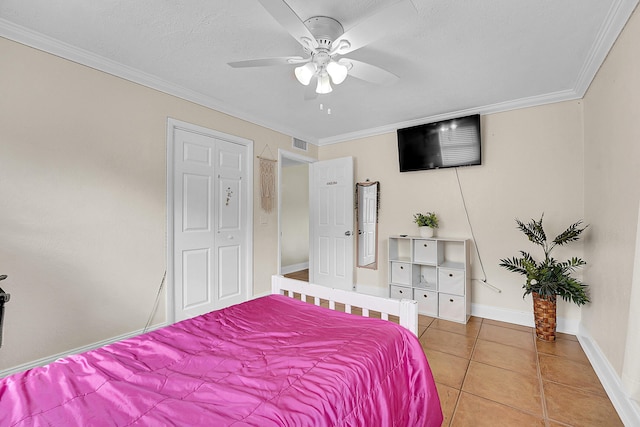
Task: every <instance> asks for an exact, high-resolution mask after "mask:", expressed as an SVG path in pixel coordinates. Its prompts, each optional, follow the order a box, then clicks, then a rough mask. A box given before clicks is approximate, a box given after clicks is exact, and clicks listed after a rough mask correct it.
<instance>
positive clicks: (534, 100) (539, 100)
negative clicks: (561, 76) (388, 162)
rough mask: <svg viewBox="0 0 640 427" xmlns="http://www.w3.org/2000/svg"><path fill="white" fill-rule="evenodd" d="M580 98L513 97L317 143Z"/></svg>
mask: <svg viewBox="0 0 640 427" xmlns="http://www.w3.org/2000/svg"><path fill="white" fill-rule="evenodd" d="M580 98H582V97H581V96H580V95H578V94H577V93H576V92H575V91H573V90H563V91H559V92H553V93H548V94H544V95H536V96H530V97H527V98H520V99H515V100H513V101H507V102H500V103H497V104H489V105H485V106H482V107H477V108H468V109H465V110H457V111H452V112H448V113H445V114H437V115H434V116H425V117H421V118H418V119H413V120H408V121H405V122H398V123H391V124H388V125H384V126H379V127H376V128H371V129H365V130H362V131H357V132H350V133H345V134H342V135H336V136H332V137H330V138H321V139H319V140H318V145H319V146H323V145H331V144H338V143H340V142H347V141H352V140H354V139H361V138H367V137H370V136H376V135H381V134H384V133H390V132H395V131H396V130H397V129H402V128H407V127H411V126H417V125H421V124H423V123H433V122H437V121H440V120H447V119H453V118H456V117H464V116H470V115H472V114H494V113H502V112H505V111H510V110H518V109H521V108H529V107H536V106H538V105H544V104H552V103H554V102H562V101H570V100H574V99H580Z"/></svg>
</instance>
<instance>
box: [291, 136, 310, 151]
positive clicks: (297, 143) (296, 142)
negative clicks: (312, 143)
mask: <svg viewBox="0 0 640 427" xmlns="http://www.w3.org/2000/svg"><path fill="white" fill-rule="evenodd" d="M307 145H308V143H307V141H303V140H301V139H298V138H293V147H294V148H298V149H300V150H304V151H307Z"/></svg>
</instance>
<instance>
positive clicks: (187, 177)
mask: <svg viewBox="0 0 640 427" xmlns="http://www.w3.org/2000/svg"><path fill="white" fill-rule="evenodd" d="M246 156H247V147H246V146H243V145H240V144H235V143H232V142H229V141H225V140H221V139H218V138H215V137H213V136H210V135H205V134H202V133H198V132H191V131H188V130H184V129H175V130H174V133H173V156H172V158H173V171H172V173H173V178H172V179H173V209H172V213H173V215H172V217H173V227H172V229H173V234H172V239H171V243H172V244H173V252H172V255H173V256H172V259H173V262H172V267H173V268H172V269H171V273H172V274H171V278H172V281H171V282H172V284H173V286H172V288H173V289H172V291H173V292H172V301H173V320H174V321H179V320H182V319H186V318H190V317H193V316H197V315H199V314H203V313H206V312H209V311H211V310H215V309H219V308H222V307H226V306H228V305H231V304H236V303H238V302H241V301H245V300H246V299H247V288H248V286H247V283H248V282H247V281H248V279H249V278H248V275H247V273H246V272H247V271H248V269H249V268H248V265H247V263H248V262H249V259H250V257H249V256H248V251H249V249H250V240H249V235H250V233H248V232H247V229H246V228H247V226H246V224H247V215H248V212H247V211H248V194H247V193H248V191H247V181H248V180H247V179H246V177H245V176H244V175H245V174H246V173H245V171H246V166H245V165H246V164H248V161H247V157H246Z"/></svg>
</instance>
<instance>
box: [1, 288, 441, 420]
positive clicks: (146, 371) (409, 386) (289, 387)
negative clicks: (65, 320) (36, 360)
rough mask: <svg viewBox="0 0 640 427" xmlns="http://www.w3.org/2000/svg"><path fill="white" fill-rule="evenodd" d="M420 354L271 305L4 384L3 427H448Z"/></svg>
mask: <svg viewBox="0 0 640 427" xmlns="http://www.w3.org/2000/svg"><path fill="white" fill-rule="evenodd" d="M441 422H442V412H441V410H440V402H439V400H438V395H437V391H436V388H435V385H434V382H433V378H432V376H431V371H430V369H429V366H428V364H427V361H426V359H425V356H424V353H423V351H422V348H421V347H420V343H419V342H418V340H417V339H416V337H415V336H414V335H413V334H411V333H410V332H409V331H408V330H406V329H404V328H402V327H400V326H398V325H395V324H393V323H390V322H386V321H382V320H378V319H369V318H363V317H357V316H353V315H349V314H345V313H339V312H335V311H330V310H328V309H325V308H322V307H316V306H314V305H311V304H306V303H303V302H300V301H298V300H294V299H291V298H288V297H284V296H281V295H271V296H268V297H264V298H259V299H256V300H253V301H249V302H246V303H243V304H239V305H236V306H232V307H229V308H226V309H223V310H219V311H214V312H211V313H208V314H205V315H203V316H199V317H196V318H194V319H190V320H186V321H183V322H180V323H176V324H174V325H171V326H168V327H165V328H162V329H159V330H157V331H154V332H151V333H148V334H145V335H140V336H137V337H134V338H131V339H127V340H124V341H120V342H117V343H114V344H111V345H108V346H105V347H102V348H99V349H96V350H93V351H89V352H87V353H84V354H80V355H74V356H70V357H66V358H64V359H61V360H59V361H57V362H55V363H52V364H50V365H47V366H44V367H40V368H35V369H32V370H30V371H26V372H22V373H18V374H15V375H12V376H9V377H7V378H4V379H0V426H130V425H136V426H140V425H153V426H164V425H184V426H223V425H235V426H247V425H251V426H271V425H276V426H325V425H341V426H342V425H344V426H440V424H441Z"/></svg>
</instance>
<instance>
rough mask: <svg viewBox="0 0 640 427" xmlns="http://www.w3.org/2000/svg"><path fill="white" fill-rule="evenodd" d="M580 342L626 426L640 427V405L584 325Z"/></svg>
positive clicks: (581, 328) (579, 338) (581, 326)
mask: <svg viewBox="0 0 640 427" xmlns="http://www.w3.org/2000/svg"><path fill="white" fill-rule="evenodd" d="M578 341H580V345H581V346H582V349H583V350H584V352H585V354H586V355H587V358H589V362H591V366H593V369H594V370H595V371H596V375H598V379H600V382H601V383H602V386H603V387H604V389H605V391H606V392H607V395H608V396H609V399H610V400H611V403H612V404H613V406H614V407H615V408H616V411H617V412H618V415H619V416H620V419H621V420H622V422H623V423H624V425H625V426H640V405H638V403H637V402H636V401H634V400H633V399H631V397H630V396H629V395H628V394H627V392H626V391H625V389H624V386H623V384H622V380H621V379H620V377H619V376H618V373H617V372H616V370H615V369H613V366H611V364H610V363H609V360H608V359H607V357H606V356H605V355H604V353H603V352H602V350H601V349H600V347H599V346H598V344H597V343H596V341H595V340H594V339H593V338H592V337H591V334H589V331H588V330H587V329H586V328H585V327H584V326H583V325H580V330H579V332H578Z"/></svg>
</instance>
